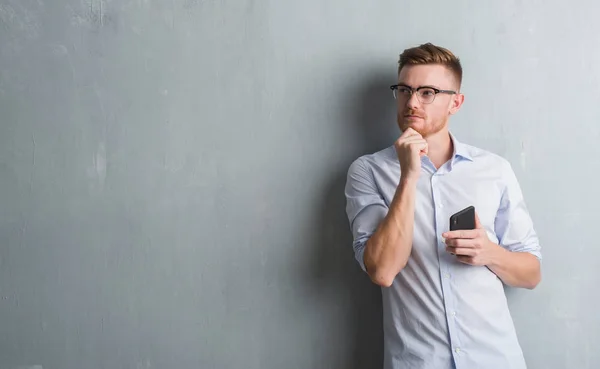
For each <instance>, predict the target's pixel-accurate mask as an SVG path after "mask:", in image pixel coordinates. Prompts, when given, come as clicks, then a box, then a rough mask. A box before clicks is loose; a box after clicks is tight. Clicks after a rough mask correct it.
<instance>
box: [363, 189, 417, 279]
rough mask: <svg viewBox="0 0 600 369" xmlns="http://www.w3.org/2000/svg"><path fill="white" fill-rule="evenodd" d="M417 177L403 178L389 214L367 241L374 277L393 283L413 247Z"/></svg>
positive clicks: (367, 258)
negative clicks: (413, 178)
mask: <svg viewBox="0 0 600 369" xmlns="http://www.w3.org/2000/svg"><path fill="white" fill-rule="evenodd" d="M416 181H417V180H416V179H415V180H412V179H403V178H401V179H400V184H399V185H398V188H397V190H396V193H395V195H394V199H393V200H392V203H391V204H390V208H389V211H388V214H387V215H386V217H385V218H384V219H383V221H382V222H381V224H380V225H379V227H378V228H377V231H376V232H375V233H374V234H373V235H372V236H371V238H370V239H369V241H368V242H367V245H366V248H365V253H364V261H365V266H366V268H367V272H368V273H369V276H370V277H371V280H372V281H373V282H374V283H376V284H378V285H380V286H384V287H389V286H390V285H391V284H392V282H393V280H394V278H395V277H396V275H397V274H398V273H399V272H400V270H401V269H402V268H404V266H405V265H406V262H407V260H408V257H409V256H410V252H411V249H412V240H413V225H414V216H415V197H416Z"/></svg>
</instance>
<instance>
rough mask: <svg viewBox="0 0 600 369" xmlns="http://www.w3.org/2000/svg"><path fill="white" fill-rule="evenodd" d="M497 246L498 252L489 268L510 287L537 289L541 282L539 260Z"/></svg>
mask: <svg viewBox="0 0 600 369" xmlns="http://www.w3.org/2000/svg"><path fill="white" fill-rule="evenodd" d="M496 246H497V247H498V248H497V252H496V254H495V256H494V258H493V259H492V261H491V263H490V264H488V268H489V269H490V270H491V271H492V272H494V273H495V274H496V275H497V276H498V277H499V278H500V279H501V280H502V281H503V282H504V283H505V284H507V285H509V286H512V287H522V288H528V289H533V288H535V286H537V284H538V283H539V282H540V280H541V271H540V262H539V260H538V259H537V258H536V257H535V256H534V255H533V254H530V253H528V252H512V251H508V250H506V249H504V248H503V247H501V246H498V245H496Z"/></svg>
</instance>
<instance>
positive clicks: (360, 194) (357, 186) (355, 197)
mask: <svg viewBox="0 0 600 369" xmlns="http://www.w3.org/2000/svg"><path fill="white" fill-rule="evenodd" d="M345 195H346V213H347V216H348V220H349V222H350V228H351V230H352V237H353V242H352V247H353V249H354V257H355V258H356V261H358V263H359V264H360V267H361V268H362V270H364V271H365V272H366V271H367V270H366V267H365V262H364V253H365V245H366V243H367V240H368V239H369V237H371V235H372V234H373V233H375V231H376V230H377V227H378V226H379V223H380V222H381V221H382V220H383V219H384V218H385V216H386V214H387V212H388V207H387V205H386V204H385V201H384V200H383V197H382V196H381V194H380V193H379V191H378V190H377V185H376V184H375V180H374V178H373V174H372V172H371V171H370V169H369V168H368V167H367V166H366V165H365V163H364V160H363V159H362V158H359V159H357V160H356V161H354V162H353V163H352V164H351V165H350V168H349V170H348V176H347V180H346V188H345Z"/></svg>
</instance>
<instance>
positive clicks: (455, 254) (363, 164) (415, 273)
mask: <svg viewBox="0 0 600 369" xmlns="http://www.w3.org/2000/svg"><path fill="white" fill-rule="evenodd" d="M461 81H462V67H461V64H460V61H459V59H458V58H457V57H456V56H455V55H453V54H452V52H450V51H449V50H447V49H445V48H442V47H438V46H435V45H432V44H424V45H421V46H418V47H415V48H410V49H407V50H405V51H404V52H403V53H402V54H401V55H400V60H399V69H398V84H396V85H394V86H391V88H392V90H393V93H394V96H395V98H396V100H397V103H398V105H397V106H398V118H397V120H398V125H399V127H400V129H401V131H402V135H401V136H400V137H399V138H398V140H397V141H396V142H395V143H394V145H393V146H390V147H389V148H386V149H384V150H382V151H379V152H376V153H374V154H371V155H365V156H362V157H360V158H358V159H357V160H356V161H354V162H353V163H352V165H351V166H350V169H349V171H348V178H347V184H346V190H345V194H346V199H347V207H346V211H347V214H348V218H349V221H350V226H351V229H352V233H353V237H354V242H353V247H354V252H355V255H356V259H357V261H358V263H359V264H360V266H361V267H362V269H363V270H364V271H365V272H366V273H367V274H368V275H369V277H370V278H371V280H372V281H373V282H374V283H376V284H377V285H380V286H381V287H382V297H383V314H384V316H383V324H384V327H383V328H384V367H385V368H386V369H392V368H394V369H396V368H398V369H400V368H402V369H404V368H413V369H414V368H418V369H450V368H456V369H488V368H489V369H496V368H497V369H522V368H526V364H525V360H524V358H523V353H522V351H521V348H520V345H519V342H518V340H517V336H516V333H515V329H514V325H513V321H512V318H511V315H510V312H509V310H508V306H507V302H506V297H505V295H504V289H503V283H504V284H506V285H509V286H513V287H523V288H528V289H533V288H534V287H535V286H536V285H537V284H538V283H539V281H540V279H541V272H540V260H541V253H540V246H539V242H538V238H537V235H536V232H535V231H534V229H533V225H532V220H531V218H530V216H529V214H528V210H527V208H526V205H525V202H524V200H523V196H522V193H521V189H520V186H519V183H518V182H517V179H516V177H515V174H514V172H513V170H512V168H511V166H510V164H509V163H508V161H507V160H505V159H503V158H501V157H499V156H498V155H495V154H492V153H490V152H487V151H485V150H482V149H479V148H476V147H473V146H469V145H467V144H464V143H462V142H459V141H458V140H457V138H456V137H455V136H454V135H452V134H451V133H450V132H449V129H448V120H449V118H450V116H451V115H453V114H455V113H456V112H458V111H459V109H460V107H461V105H462V104H463V101H464V95H463V94H462V93H461V92H460V87H461ZM467 206H474V207H475V210H476V226H475V229H473V230H462V231H449V217H450V216H451V215H452V214H454V213H455V212H457V211H459V210H462V209H464V208H466V207H467Z"/></svg>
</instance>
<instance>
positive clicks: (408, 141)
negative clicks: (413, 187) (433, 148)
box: [394, 128, 427, 179]
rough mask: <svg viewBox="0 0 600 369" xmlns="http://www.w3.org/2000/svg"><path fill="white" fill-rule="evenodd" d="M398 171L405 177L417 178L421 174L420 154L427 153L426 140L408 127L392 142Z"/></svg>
mask: <svg viewBox="0 0 600 369" xmlns="http://www.w3.org/2000/svg"><path fill="white" fill-rule="evenodd" d="M394 147H395V148H396V153H397V154H398V160H399V161H400V170H401V171H400V173H401V176H402V177H403V178H405V179H417V178H419V175H420V174H421V156H423V155H426V154H427V141H425V139H424V138H423V136H421V135H420V134H419V133H418V132H417V131H415V130H414V129H412V128H408V129H407V130H406V131H404V132H403V133H402V135H401V136H400V137H399V138H398V140H397V141H396V142H395V143H394Z"/></svg>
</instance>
